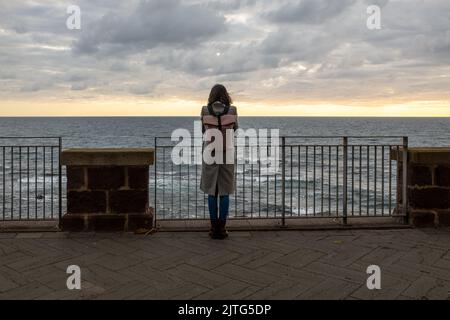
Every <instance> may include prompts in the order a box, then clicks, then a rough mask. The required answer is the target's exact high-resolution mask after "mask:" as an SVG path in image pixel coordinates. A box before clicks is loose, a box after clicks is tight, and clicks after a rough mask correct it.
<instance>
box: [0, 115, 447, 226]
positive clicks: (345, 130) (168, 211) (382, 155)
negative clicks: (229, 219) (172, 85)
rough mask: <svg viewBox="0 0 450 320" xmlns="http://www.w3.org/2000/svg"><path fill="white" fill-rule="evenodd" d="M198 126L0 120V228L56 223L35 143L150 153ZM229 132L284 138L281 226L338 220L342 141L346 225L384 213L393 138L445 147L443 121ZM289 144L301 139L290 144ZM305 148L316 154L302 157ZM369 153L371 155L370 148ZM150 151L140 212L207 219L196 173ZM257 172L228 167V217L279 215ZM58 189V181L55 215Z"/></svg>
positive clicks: (274, 178)
mask: <svg viewBox="0 0 450 320" xmlns="http://www.w3.org/2000/svg"><path fill="white" fill-rule="evenodd" d="M198 120H199V118H198V117H0V220H2V219H4V220H7V219H41V218H55V217H57V214H58V212H59V207H58V206H59V201H58V194H59V190H58V171H57V170H58V162H57V160H58V159H57V150H58V149H56V148H45V149H44V148H41V149H40V148H35V147H33V146H44V145H57V140H55V139H46V138H45V137H61V138H62V147H63V149H65V148H106V147H117V148H121V147H123V148H135V147H154V146H155V141H157V140H155V137H170V135H171V134H172V132H173V131H174V130H175V129H180V128H182V129H187V130H189V131H191V132H193V131H194V123H195V121H198ZM239 127H240V128H242V129H251V128H254V129H269V130H270V129H279V135H280V136H288V137H290V138H288V140H287V141H288V142H287V145H288V146H293V147H292V148H288V149H287V153H286V159H287V161H286V166H287V167H286V171H285V172H286V174H285V182H284V186H285V190H286V192H285V195H284V197H285V204H284V208H285V212H287V214H288V215H291V216H299V215H301V216H305V215H306V216H307V215H314V216H316V215H319V216H320V215H328V216H332V215H335V214H336V215H339V214H341V213H342V197H343V182H342V175H341V174H342V163H343V162H342V161H343V157H342V147H330V146H337V145H339V144H341V143H342V137H343V136H348V137H350V138H349V140H348V141H349V145H350V146H351V145H355V146H356V147H353V149H351V157H350V158H349V159H348V163H347V164H348V170H349V172H351V176H349V183H348V189H347V191H348V197H349V203H350V205H351V209H349V210H350V212H351V213H352V214H355V215H357V214H360V215H379V214H385V213H386V214H389V213H392V212H393V211H392V210H394V208H395V201H396V195H397V191H396V183H395V182H396V170H395V164H392V162H391V161H388V160H387V159H389V152H390V150H389V146H391V145H392V146H395V145H401V144H402V143H403V140H402V138H401V137H403V136H407V137H408V146H410V147H447V146H450V118H381V117H376V118H353V117H347V118H346V117H240V118H239ZM296 136H302V137H305V138H302V139H301V140H296V142H294V140H295V139H294V138H293V137H296ZM358 136H364V137H365V138H364V139H362V138H361V139H359V138H357V137H358ZM14 137H40V138H39V139H28V138H27V139H16V138H14ZM320 137H325V138H320ZM383 137H384V138H383ZM387 137H392V138H387ZM158 139H161V140H158V141H163V140H164V138H158ZM289 139H294V140H289ZM289 141H292V142H289ZM157 143H159V142H157ZM308 144H311V145H312V146H313V145H316V146H317V148H315V147H311V146H310V147H309V148H308V147H306V145H308ZM377 144H378V145H379V148H376V147H373V148H371V147H370V145H372V146H374V145H377ZM382 145H385V146H386V148H383V147H382ZM12 146H15V148H11V147H12ZM19 146H22V148H19ZM358 146H359V147H358ZM361 146H363V147H361ZM364 146H366V147H364ZM360 147H361V148H362V149H361V150H360V149H359V148H360ZM350 148H352V147H350ZM355 148H356V149H355ZM364 148H365V149H364ZM157 150H158V152H159V153H161V152H164V155H163V157H162V158H161V155H160V154H159V155H158V156H159V158H158V157H157V170H154V169H153V168H151V171H150V185H149V190H150V205H152V206H153V207H155V208H156V212H157V215H159V218H161V219H178V218H192V219H194V218H205V217H207V215H208V213H207V202H206V196H205V195H204V194H203V193H202V192H201V191H200V189H199V183H200V172H201V167H199V166H196V165H185V166H176V165H174V164H173V163H171V162H170V158H169V157H168V155H170V151H169V150H163V149H162V148H158V149H157ZM166 151H167V153H166ZM305 163H309V164H308V165H306V166H305ZM369 163H370V164H369ZM389 166H391V167H389ZM374 168H377V169H376V170H374ZM260 169H261V167H260V165H259V164H256V165H250V164H247V165H245V164H244V165H241V166H237V168H236V191H235V193H234V194H233V195H232V197H231V212H230V214H231V215H233V216H234V217H249V216H251V217H274V216H276V217H277V216H279V215H280V213H281V210H282V204H281V200H282V198H281V196H282V193H281V188H282V186H283V184H282V181H281V180H282V179H281V173H278V174H275V175H270V176H269V175H265V174H262V175H261V170H260ZM350 181H351V182H350ZM65 183H66V180H65V175H64V172H63V177H62V185H63V187H62V190H61V191H62V192H61V193H62V198H63V201H62V206H63V207H62V211H63V212H64V211H65V206H66V204H65V201H66V198H65Z"/></svg>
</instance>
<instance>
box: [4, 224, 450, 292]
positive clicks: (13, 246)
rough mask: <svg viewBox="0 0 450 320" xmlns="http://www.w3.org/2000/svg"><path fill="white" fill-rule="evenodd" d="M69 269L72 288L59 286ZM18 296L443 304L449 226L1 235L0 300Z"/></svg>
mask: <svg viewBox="0 0 450 320" xmlns="http://www.w3.org/2000/svg"><path fill="white" fill-rule="evenodd" d="M72 264H76V265H78V266H80V268H81V278H82V289H81V290H75V291H69V290H68V289H67V287H66V279H67V276H68V275H67V274H66V269H67V267H68V266H69V265H72ZM371 264H377V265H379V266H380V268H381V272H382V276H381V286H382V289H381V290H368V289H367V287H366V280H367V277H368V275H367V274H366V268H367V266H369V265H371ZM17 298H19V299H23V298H27V299H55V298H56V299H73V298H82V299H110V298H114V299H192V298H194V299H324V298H325V299H327V298H331V299H377V298H385V299H449V298H450V229H440V230H435V229H422V230H418V229H403V230H351V231H344V230H343V231H268V232H233V233H231V235H230V238H229V239H227V240H224V241H214V240H210V239H209V238H208V237H207V235H206V234H205V233H196V232H190V233H189V232H179V233H164V232H160V233H156V234H153V235H149V236H141V235H133V234H105V233H103V234H102V233H98V234H94V233H90V234H89V233H86V234H83V233H80V234H67V233H21V234H8V233H0V299H17Z"/></svg>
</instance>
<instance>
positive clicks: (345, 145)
mask: <svg viewBox="0 0 450 320" xmlns="http://www.w3.org/2000/svg"><path fill="white" fill-rule="evenodd" d="M342 145H343V148H344V150H343V170H342V175H343V177H342V183H343V190H342V198H343V199H342V214H343V219H342V222H343V224H344V225H346V224H347V161H348V138H347V137H343V138H342Z"/></svg>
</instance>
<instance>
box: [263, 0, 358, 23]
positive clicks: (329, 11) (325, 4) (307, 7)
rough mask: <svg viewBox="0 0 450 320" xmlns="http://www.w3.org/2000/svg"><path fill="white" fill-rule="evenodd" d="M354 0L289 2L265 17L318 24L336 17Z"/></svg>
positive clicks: (287, 21)
mask: <svg viewBox="0 0 450 320" xmlns="http://www.w3.org/2000/svg"><path fill="white" fill-rule="evenodd" d="M355 1H356V0H339V1H329V0H301V1H297V2H295V3H292V2H289V3H287V4H285V5H284V6H282V7H280V8H279V9H278V10H276V11H273V12H269V13H267V14H266V17H267V18H268V19H269V20H270V21H272V22H276V23H304V24H318V23H323V22H324V21H326V20H327V19H330V18H333V17H336V16H337V15H339V14H341V13H342V12H343V11H345V10H346V9H347V7H349V6H351V5H352V4H354V3H355Z"/></svg>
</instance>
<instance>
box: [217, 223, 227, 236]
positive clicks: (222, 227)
mask: <svg viewBox="0 0 450 320" xmlns="http://www.w3.org/2000/svg"><path fill="white" fill-rule="evenodd" d="M226 224H227V220H219V231H218V233H219V239H225V238H227V237H228V231H227V229H226V227H225V226H226Z"/></svg>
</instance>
